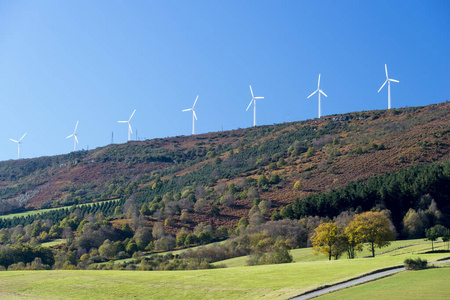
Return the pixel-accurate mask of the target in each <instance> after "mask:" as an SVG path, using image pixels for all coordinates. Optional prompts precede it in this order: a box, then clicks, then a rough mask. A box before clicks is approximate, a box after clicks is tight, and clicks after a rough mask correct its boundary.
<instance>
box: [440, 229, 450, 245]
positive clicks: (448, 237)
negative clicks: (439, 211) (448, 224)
mask: <svg viewBox="0 0 450 300" xmlns="http://www.w3.org/2000/svg"><path fill="white" fill-rule="evenodd" d="M442 241H443V242H444V243H447V250H450V229H445V231H444V234H443V235H442Z"/></svg>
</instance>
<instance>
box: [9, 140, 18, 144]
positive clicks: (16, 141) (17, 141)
mask: <svg viewBox="0 0 450 300" xmlns="http://www.w3.org/2000/svg"><path fill="white" fill-rule="evenodd" d="M9 140H10V141H13V142H15V143H18V142H19V141H16V140H13V139H9Z"/></svg>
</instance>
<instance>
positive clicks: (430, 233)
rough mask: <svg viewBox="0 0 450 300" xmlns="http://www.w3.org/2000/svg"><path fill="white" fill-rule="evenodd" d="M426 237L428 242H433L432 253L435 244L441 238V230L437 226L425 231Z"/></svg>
mask: <svg viewBox="0 0 450 300" xmlns="http://www.w3.org/2000/svg"><path fill="white" fill-rule="evenodd" d="M425 236H426V237H427V238H426V240H427V241H431V251H434V242H435V241H436V240H437V239H438V238H439V237H440V236H441V233H440V232H439V229H438V228H436V226H433V227H431V228H428V229H425Z"/></svg>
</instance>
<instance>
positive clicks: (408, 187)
mask: <svg viewBox="0 0 450 300" xmlns="http://www.w3.org/2000/svg"><path fill="white" fill-rule="evenodd" d="M424 195H430V196H431V198H432V199H434V201H435V202H436V204H437V207H439V209H440V210H441V212H442V213H443V214H444V215H446V216H448V215H449V214H450V163H444V164H438V163H434V164H430V165H416V166H411V167H409V168H404V169H401V170H400V171H399V172H397V173H394V172H391V173H386V174H383V175H379V176H374V177H372V178H370V179H369V180H368V181H367V182H363V181H354V182H351V183H349V184H348V185H346V186H345V187H344V188H341V189H337V190H332V191H330V192H328V193H318V194H314V195H309V196H308V197H306V198H304V199H302V200H299V199H296V200H295V202H294V203H293V204H292V205H288V206H286V207H285V208H283V209H282V211H281V214H282V216H284V217H285V218H290V219H298V218H301V217H304V216H315V215H317V216H328V217H334V216H337V215H338V214H339V213H341V212H342V211H346V210H359V211H368V210H371V209H372V208H374V207H377V206H378V207H380V208H383V209H388V210H390V212H391V213H392V221H393V223H394V225H395V226H396V227H398V228H400V227H401V222H402V220H403V217H404V216H405V215H406V213H407V212H408V210H409V209H410V208H413V209H421V208H423V207H421V206H423V203H421V198H422V196H424ZM428 205H429V204H428ZM441 219H442V222H443V224H442V225H444V226H446V227H448V226H449V225H450V224H449V222H450V220H449V218H441Z"/></svg>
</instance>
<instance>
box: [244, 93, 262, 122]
mask: <svg viewBox="0 0 450 300" xmlns="http://www.w3.org/2000/svg"><path fill="white" fill-rule="evenodd" d="M250 93H251V94H252V100H251V101H250V103H249V104H248V106H247V109H246V110H245V111H248V109H249V108H250V106H251V105H252V103H253V127H255V126H256V99H264V97H255V96H254V95H253V90H252V86H250Z"/></svg>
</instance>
